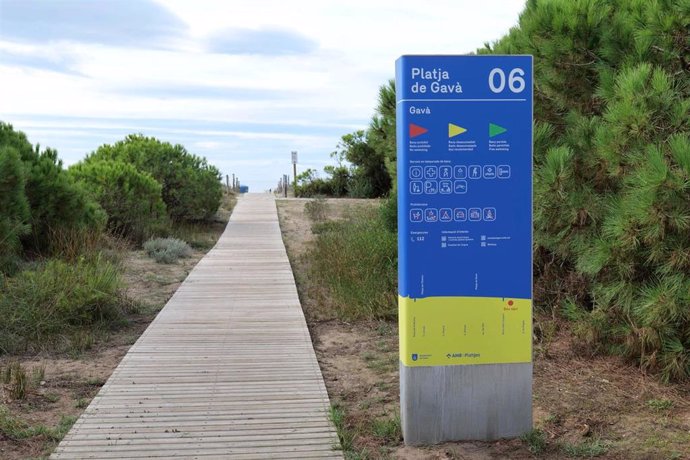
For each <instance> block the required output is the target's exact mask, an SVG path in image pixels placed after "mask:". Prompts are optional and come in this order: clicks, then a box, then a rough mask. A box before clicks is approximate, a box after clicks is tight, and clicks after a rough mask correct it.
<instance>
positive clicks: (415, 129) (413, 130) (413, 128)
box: [410, 123, 429, 137]
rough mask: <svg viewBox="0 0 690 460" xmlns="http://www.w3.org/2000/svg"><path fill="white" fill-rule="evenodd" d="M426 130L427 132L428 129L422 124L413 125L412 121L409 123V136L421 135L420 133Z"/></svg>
mask: <svg viewBox="0 0 690 460" xmlns="http://www.w3.org/2000/svg"><path fill="white" fill-rule="evenodd" d="M428 132H429V130H428V129H426V128H424V127H422V126H419V125H415V124H414V123H410V137H417V136H421V135H422V134H424V133H428Z"/></svg>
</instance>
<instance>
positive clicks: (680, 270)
mask: <svg viewBox="0 0 690 460" xmlns="http://www.w3.org/2000/svg"><path fill="white" fill-rule="evenodd" d="M689 13H690V10H689V9H688V4H687V2H675V1H668V0H662V1H658V2H636V1H630V0H615V1H610V0H575V1H573V0H551V1H545V2H537V1H529V2H527V7H526V9H525V11H524V12H523V13H522V14H521V16H520V21H519V26H518V27H515V28H513V29H512V30H511V32H510V33H509V34H508V35H507V36H505V37H504V38H503V39H501V40H500V41H499V42H497V43H496V44H494V45H492V46H487V49H485V50H482V51H481V52H491V53H497V54H504V53H506V54H533V55H534V65H535V68H534V75H535V121H536V123H535V142H534V165H535V184H534V196H535V213H534V226H535V232H534V235H535V243H536V247H537V251H536V254H535V269H536V271H535V272H536V275H537V277H536V280H535V281H536V284H537V285H536V286H535V293H536V294H537V295H538V296H539V300H540V301H541V302H545V303H546V304H547V305H548V304H549V303H555V302H561V303H563V302H569V303H572V305H569V306H568V308H567V310H568V312H569V315H570V316H571V317H576V318H577V321H578V326H577V329H578V331H579V333H578V335H579V336H580V337H581V338H582V339H584V340H586V341H587V346H588V347H589V348H590V349H601V350H606V351H608V352H612V353H618V354H623V355H625V356H628V357H630V358H632V359H635V360H637V361H638V362H639V363H640V364H641V365H642V366H643V367H644V368H646V369H649V370H651V371H655V372H659V373H660V375H661V377H662V379H664V380H671V379H673V380H683V379H687V378H690V309H688V304H689V303H690V294H689V293H690V256H688V254H690V187H689V186H688V184H689V183H690V85H689V84H688V82H689V81H690V67H688V64H687V63H688V62H690V46H689V45H688V44H689V43H690V28H688V25H689V23H688V17H690V16H689ZM573 308H578V309H580V310H581V311H582V314H575V312H574V311H573ZM560 309H561V308H554V311H555V310H560Z"/></svg>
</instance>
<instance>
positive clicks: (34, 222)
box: [0, 122, 105, 252]
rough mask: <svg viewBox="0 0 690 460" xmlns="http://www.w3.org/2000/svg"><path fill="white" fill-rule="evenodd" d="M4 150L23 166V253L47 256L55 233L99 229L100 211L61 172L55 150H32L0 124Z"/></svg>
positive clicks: (17, 134) (0, 143) (22, 137)
mask: <svg viewBox="0 0 690 460" xmlns="http://www.w3.org/2000/svg"><path fill="white" fill-rule="evenodd" d="M8 146H9V147H12V148H14V149H15V150H16V151H17V152H18V153H19V157H20V158H21V160H22V164H23V173H24V178H25V184H24V191H25V193H26V198H27V200H28V202H29V208H30V219H29V224H30V225H31V232H30V233H29V234H27V235H26V236H25V237H24V238H23V239H22V241H23V245H24V248H25V249H29V250H33V251H40V252H50V251H51V249H52V246H51V240H50V235H51V234H52V233H53V232H55V231H59V230H71V229H84V228H91V229H101V228H103V225H104V223H105V214H104V213H103V210H102V209H101V208H100V206H98V204H97V203H96V202H95V201H93V200H92V199H91V198H90V197H89V196H88V195H87V193H86V191H85V190H84V189H83V188H82V187H81V186H79V185H78V184H76V183H75V182H74V181H73V180H72V178H71V177H70V176H69V175H68V174H67V172H66V171H65V170H63V169H62V162H61V161H60V160H59V159H58V157H57V152H56V151H55V150H52V149H45V150H43V151H41V150H40V148H39V146H38V145H37V146H36V147H35V148H34V147H33V146H32V145H31V144H30V143H29V141H28V140H27V138H26V136H25V135H24V133H22V132H19V131H15V130H14V128H12V125H9V124H7V123H3V122H0V147H8Z"/></svg>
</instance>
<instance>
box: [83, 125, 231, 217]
mask: <svg viewBox="0 0 690 460" xmlns="http://www.w3.org/2000/svg"><path fill="white" fill-rule="evenodd" d="M103 160H109V161H121V162H124V163H128V164H131V165H133V166H134V167H135V168H136V169H137V170H139V171H140V172H144V173H148V174H150V175H151V176H152V177H153V178H154V179H155V180H157V181H158V182H159V183H160V184H161V186H162V191H161V193H162V198H163V201H164V202H165V205H166V207H167V212H168V214H169V216H170V218H171V219H173V220H174V221H194V220H204V219H210V218H212V217H213V216H214V215H215V213H216V211H217V210H218V207H219V206H220V202H221V199H222V197H223V187H222V184H221V175H220V172H219V171H218V169H216V168H215V167H214V166H212V165H209V164H208V163H207V162H206V159H204V158H199V157H197V156H195V155H192V154H190V153H189V152H187V150H186V149H185V148H184V147H183V146H181V145H179V144H177V145H172V144H169V143H168V142H162V141H159V140H158V139H155V138H153V137H145V136H143V135H140V134H139V135H134V134H132V135H129V136H127V137H126V138H125V139H124V140H122V141H119V142H116V143H115V144H113V145H107V144H106V145H102V146H100V147H99V148H98V149H97V150H96V151H95V152H93V153H92V154H90V155H89V156H87V158H86V159H85V160H84V163H86V164H88V163H91V162H94V161H103Z"/></svg>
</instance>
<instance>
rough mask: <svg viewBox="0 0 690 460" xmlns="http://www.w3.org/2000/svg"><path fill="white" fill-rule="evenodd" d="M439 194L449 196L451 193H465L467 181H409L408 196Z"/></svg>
mask: <svg viewBox="0 0 690 460" xmlns="http://www.w3.org/2000/svg"><path fill="white" fill-rule="evenodd" d="M437 193H440V194H441V195H451V194H453V193H457V194H463V193H467V181H466V180H456V181H452V180H442V181H435V180H426V181H421V180H413V181H410V194H412V195H421V194H426V195H436V194H437Z"/></svg>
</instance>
